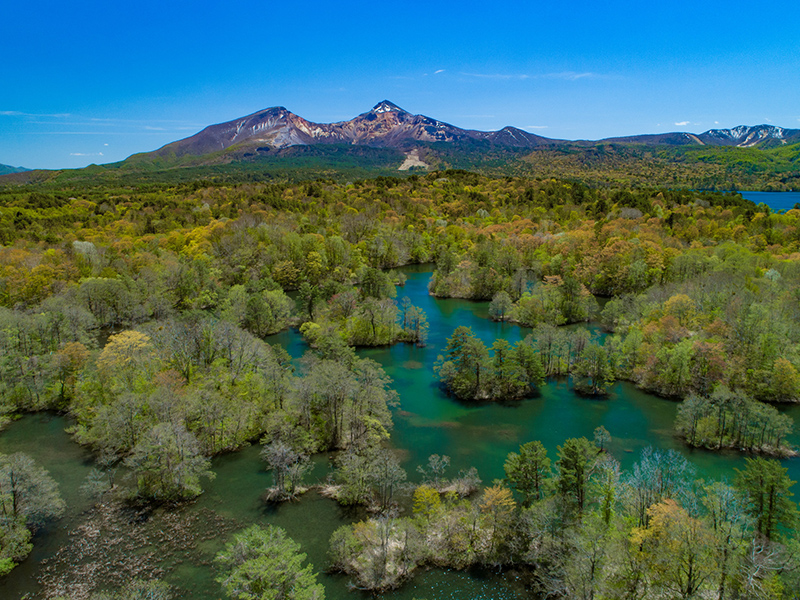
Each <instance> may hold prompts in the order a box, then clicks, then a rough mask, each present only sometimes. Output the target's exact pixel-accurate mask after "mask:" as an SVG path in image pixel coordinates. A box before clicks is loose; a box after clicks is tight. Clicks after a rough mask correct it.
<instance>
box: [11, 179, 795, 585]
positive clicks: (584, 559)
mask: <svg viewBox="0 0 800 600" xmlns="http://www.w3.org/2000/svg"><path fill="white" fill-rule="evenodd" d="M798 258H800V210H798V209H793V210H789V211H786V212H781V213H775V212H772V211H771V210H770V209H769V208H768V207H767V206H766V205H763V204H762V205H755V204H753V203H752V202H749V201H747V200H745V199H743V198H742V197H741V196H740V195H739V194H736V193H727V192H726V193H723V192H707V191H706V192H700V191H691V190H676V189H666V188H663V189H648V188H630V187H616V186H603V187H589V186H587V185H584V184H582V183H578V182H575V181H566V180H558V179H552V178H546V179H545V178H539V179H531V178H523V177H510V176H506V177H498V178H494V177H488V176H483V175H476V174H474V173H469V172H466V171H457V170H450V171H440V172H434V173H429V174H426V175H411V176H409V177H407V178H405V179H395V178H391V177H378V178H375V179H369V180H356V181H353V182H335V181H333V180H328V179H320V180H315V181H307V182H300V183H225V182H220V181H209V180H197V181H193V182H187V183H154V182H147V183H140V184H137V185H122V184H112V183H109V182H101V183H94V184H92V183H90V182H87V181H75V182H73V183H71V184H70V183H59V184H57V185H56V184H53V183H49V184H48V183H42V184H39V185H24V186H20V185H7V186H5V187H2V188H0V374H1V375H0V420H1V422H2V425H3V426H5V425H8V424H9V423H11V422H12V421H13V420H15V419H18V418H19V417H20V416H21V415H24V414H26V413H31V412H37V411H56V412H58V413H60V414H64V415H67V416H68V418H69V420H70V423H71V427H70V435H72V436H73V438H74V440H75V441H76V442H77V443H79V444H81V445H83V446H85V447H87V448H89V449H90V450H91V451H92V452H93V454H94V456H95V459H96V465H95V468H94V470H93V471H92V474H91V476H90V479H89V480H88V481H87V483H86V490H87V494H90V495H92V496H93V497H94V498H96V499H97V500H98V501H100V500H109V499H114V501H117V502H125V503H134V504H139V505H142V504H145V505H147V504H155V505H163V506H167V507H179V506H180V505H181V504H182V503H185V502H189V501H191V500H192V499H193V498H196V497H197V496H199V495H200V494H201V493H202V491H203V485H204V482H206V481H208V480H209V478H213V477H214V472H213V470H212V469H211V463H210V459H211V457H213V456H218V455H221V454H224V453H230V452H235V451H238V450H240V449H241V448H243V447H245V446H247V445H249V444H251V443H260V444H262V446H263V450H262V457H263V460H264V462H265V468H266V469H268V470H269V471H270V472H271V473H272V486H271V487H270V488H269V489H268V490H266V494H267V498H268V500H269V501H270V502H284V501H291V500H292V499H295V498H297V497H299V496H301V495H302V494H303V493H305V492H306V490H307V489H308V488H309V486H311V484H310V483H308V482H307V481H306V480H307V477H308V471H309V468H310V458H311V457H313V456H315V455H318V454H320V453H334V454H332V456H334V457H335V458H334V461H335V464H336V469H335V477H334V479H333V480H331V481H328V482H326V483H325V485H324V486H322V487H323V489H321V493H323V494H324V495H326V496H327V497H329V498H332V499H333V500H335V501H337V502H339V503H341V504H344V505H361V506H365V507H367V508H368V510H369V511H370V516H369V517H368V518H366V519H364V520H362V521H360V522H358V523H355V524H353V525H347V526H344V527H342V528H341V529H339V530H337V531H336V532H335V534H334V536H333V537H332V538H331V540H330V564H329V565H315V566H316V567H318V568H329V569H332V570H338V571H341V572H344V573H347V574H348V575H349V576H350V577H351V578H352V581H353V582H354V586H355V587H357V588H360V589H368V590H384V589H389V588H393V587H396V586H398V585H401V584H402V582H403V581H405V580H406V579H408V578H410V577H412V576H413V574H414V572H415V570H417V569H418V568H420V567H423V566H438V567H449V568H455V569H468V568H474V567H476V566H480V567H484V568H489V569H516V570H519V571H520V572H523V573H524V577H525V580H526V582H527V585H528V588H529V589H530V590H531V593H532V594H535V597H541V598H544V597H556V598H586V599H589V598H631V599H636V598H651V597H663V598H698V597H715V598H719V599H720V600H723V599H725V598H731V599H735V598H736V599H738V598H775V599H781V598H787V599H788V598H797V597H798V590H800V542H798V539H797V538H796V536H795V534H794V527H795V525H796V524H797V504H796V503H795V501H794V500H793V499H792V491H791V488H792V486H793V484H794V482H792V481H791V480H790V479H789V477H788V475H787V472H786V469H785V467H783V466H782V465H781V463H780V462H779V461H778V460H777V458H785V457H789V456H794V455H795V454H796V449H795V448H793V447H792V445H791V443H790V442H789V438H790V437H791V434H792V432H793V423H792V420H791V418H790V417H789V416H788V415H786V414H784V412H783V411H782V410H781V409H782V407H783V406H784V405H786V404H788V403H798V402H800V373H798V370H799V369H800V302H799V301H800V268H798V264H800V263H798ZM423 263H431V264H432V265H433V268H434V271H433V275H432V277H431V283H430V288H429V291H430V294H432V295H433V296H435V297H441V298H464V299H470V300H481V301H489V302H490V304H489V318H491V319H493V320H496V321H504V322H512V323H518V324H519V325H521V326H525V327H528V328H531V333H530V335H527V336H526V337H525V338H524V339H521V340H520V341H519V342H518V343H516V344H513V345H512V344H510V343H509V342H507V341H506V340H500V339H498V340H496V341H495V342H494V343H493V344H492V345H491V346H487V345H486V344H485V343H484V342H482V341H481V340H480V339H478V338H477V337H476V336H475V335H473V332H472V331H471V330H470V329H469V328H468V327H465V326H464V327H458V328H456V329H455V330H454V331H453V332H452V334H451V336H449V339H448V342H447V346H446V347H445V348H444V349H443V352H442V354H441V356H440V357H439V360H438V361H437V363H436V365H435V367H434V371H435V374H436V376H437V377H438V379H439V381H440V383H441V386H442V388H443V389H444V390H446V391H447V393H448V394H450V395H451V396H453V397H454V399H457V400H458V401H460V402H468V403H469V402H473V403H481V402H498V403H502V402H508V401H510V400H522V399H525V398H531V397H534V396H535V395H536V394H537V389H538V388H540V387H541V386H542V385H543V384H544V383H545V382H546V381H550V380H555V379H558V380H565V381H568V382H569V385H570V386H571V387H572V388H574V389H575V391H576V392H577V393H579V394H582V395H585V396H587V397H592V398H596V399H597V401H598V402H603V398H604V397H605V396H606V394H608V391H609V389H610V386H611V385H612V384H613V383H614V382H615V381H617V380H622V381H627V382H631V383H633V384H634V385H636V386H638V387H639V388H641V389H643V390H646V391H648V392H651V393H654V394H657V395H659V396H663V397H666V398H670V399H672V400H674V401H676V402H680V405H679V407H678V412H677V418H676V420H675V423H674V435H675V436H677V437H679V438H680V439H681V440H682V443H683V444H685V445H686V446H692V447H699V448H704V449H708V450H711V451H715V452H723V451H726V452H738V453H742V454H744V455H746V456H747V459H746V466H745V467H744V468H742V469H740V470H738V473H737V476H736V479H735V481H733V482H724V481H707V480H701V479H699V478H698V477H697V474H696V469H695V467H694V466H693V465H692V464H691V463H690V462H688V461H687V460H686V459H685V458H683V456H682V455H681V454H679V453H677V452H674V451H662V450H658V449H654V448H649V449H646V450H645V451H643V452H642V454H641V456H640V457H639V459H638V461H637V462H636V463H635V464H634V466H633V467H632V469H630V470H623V469H621V467H620V464H619V462H618V458H615V457H613V456H612V455H611V454H610V453H609V452H608V451H607V444H608V438H609V434H608V432H607V431H605V429H604V428H602V427H601V428H598V430H596V431H595V437H594V439H593V440H588V439H586V438H585V437H574V438H569V439H566V440H565V441H564V442H563V444H562V445H561V446H559V449H558V453H557V456H555V457H549V456H547V451H546V450H545V449H544V447H543V446H542V445H541V443H539V442H538V441H536V440H529V441H527V442H526V443H525V444H523V445H521V447H520V448H519V451H518V452H515V453H512V454H510V455H508V457H507V459H506V461H505V473H506V477H505V478H504V479H502V480H497V481H493V482H491V485H489V484H486V485H483V482H481V480H480V478H479V476H478V474H477V472H476V471H475V470H474V469H472V470H465V471H462V472H460V473H458V474H456V475H453V474H451V473H449V472H448V469H449V458H448V457H447V456H443V455H441V456H440V455H433V456H431V457H430V459H429V462H428V464H426V465H418V468H419V470H418V473H419V475H420V477H419V478H417V479H420V481H419V482H418V483H413V484H412V483H409V479H410V478H409V476H408V474H407V472H406V470H405V468H406V467H408V466H409V465H405V466H404V465H403V464H402V462H401V461H400V459H399V458H398V456H397V454H396V453H394V452H392V451H391V429H392V411H393V410H394V409H395V408H396V405H397V392H396V390H395V389H394V382H393V381H392V380H391V379H390V377H389V376H388V375H387V374H386V372H385V371H384V369H383V368H382V367H381V366H380V365H379V364H378V363H377V362H375V361H373V360H371V359H370V358H365V357H362V356H360V355H359V354H357V353H356V351H355V349H356V348H364V347H379V346H387V345H392V344H413V345H418V346H424V345H425V344H426V341H427V337H428V327H429V323H428V318H427V315H426V314H425V311H424V310H422V309H421V308H420V307H418V306H415V305H414V304H413V303H412V301H411V300H409V298H408V297H403V296H402V290H403V284H404V282H405V275H404V274H403V272H402V271H395V270H394V269H396V268H397V267H400V266H403V265H408V264H423ZM398 296H400V298H399V299H398ZM589 325H591V326H594V327H596V328H597V330H598V331H599V332H600V333H599V335H597V334H595V333H593V332H592V331H591V330H590V329H588V328H587V326H589ZM288 328H295V329H297V330H298V331H299V332H300V334H301V335H302V337H303V339H304V341H305V343H306V344H307V349H306V351H305V353H304V355H303V357H302V358H301V359H299V360H293V359H292V357H291V356H289V354H288V353H287V352H286V350H285V349H283V348H282V347H280V346H279V345H273V344H269V343H267V342H265V341H264V339H263V338H264V337H265V336H268V335H270V334H274V333H276V332H279V331H283V330H286V329H288ZM0 435H2V434H0ZM118 469H123V470H125V471H127V472H130V473H131V474H132V483H130V484H127V485H126V484H123V483H122V482H120V481H118V480H117V479H116V478H115V473H116V471H117V470H118ZM63 510H64V505H63V500H62V499H61V497H60V496H59V494H58V490H57V488H56V486H55V484H54V482H53V481H52V479H51V478H50V476H49V475H48V474H47V472H46V471H44V469H42V468H41V467H40V466H38V465H36V464H35V462H34V461H32V459H31V458H30V457H28V456H26V455H24V454H19V453H18V454H12V455H0V511H2V515H3V519H2V521H1V522H0V573H2V574H5V573H8V572H10V571H11V570H12V569H13V568H14V567H15V565H16V564H17V563H19V562H21V561H23V560H24V559H25V557H26V556H27V555H28V553H29V552H30V551H31V548H32V541H31V540H32V535H33V534H34V533H35V532H36V531H37V530H38V529H39V528H40V527H41V525H42V523H44V522H46V521H48V520H52V519H55V518H57V517H58V516H59V514H61V513H62V512H63ZM301 550H302V549H301V548H300V547H299V545H298V544H296V543H295V542H294V541H293V540H291V538H289V537H288V536H287V535H286V533H285V532H284V531H282V530H280V529H278V528H274V527H272V526H268V527H266V528H264V527H259V526H253V527H252V528H249V529H246V530H243V531H241V532H239V533H237V534H236V535H235V536H233V538H232V539H231V540H230V541H229V543H228V545H227V546H226V548H225V550H223V551H221V552H220V553H219V555H218V558H217V560H216V561H215V566H214V567H213V568H215V569H217V570H218V572H219V578H218V580H219V583H220V585H221V586H222V589H223V590H225V592H226V593H227V594H228V596H229V597H231V598H316V599H320V598H323V597H324V588H323V587H322V586H321V585H320V584H319V583H317V581H316V579H315V577H316V576H315V574H314V572H313V569H312V568H311V567H310V566H308V565H304V563H303V561H304V558H305V557H304V555H303V553H302V552H301ZM0 585H2V582H0ZM146 593H147V594H150V596H144V595H143V594H146ZM171 593H172V592H171V591H170V590H169V589H168V587H167V586H166V585H165V584H163V582H159V581H155V580H153V581H132V582H127V583H126V584H125V585H124V586H122V587H120V589H118V590H113V591H110V592H102V593H101V592H97V593H95V594H94V596H93V597H94V598H140V597H154V598H158V597H163V598H167V597H169V596H170V594H171Z"/></svg>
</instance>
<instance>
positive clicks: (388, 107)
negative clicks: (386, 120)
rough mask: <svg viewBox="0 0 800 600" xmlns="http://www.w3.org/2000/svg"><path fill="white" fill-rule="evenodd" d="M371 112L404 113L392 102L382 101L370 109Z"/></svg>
mask: <svg viewBox="0 0 800 600" xmlns="http://www.w3.org/2000/svg"><path fill="white" fill-rule="evenodd" d="M372 112H374V113H379V114H380V113H385V112H401V113H404V112H406V111H404V110H403V109H402V108H400V107H399V106H397V105H396V104H394V103H393V102H389V101H388V100H383V101H381V102H378V104H376V105H375V106H373V107H372Z"/></svg>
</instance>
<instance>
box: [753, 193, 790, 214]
mask: <svg viewBox="0 0 800 600" xmlns="http://www.w3.org/2000/svg"><path fill="white" fill-rule="evenodd" d="M739 193H740V194H741V195H742V197H744V198H745V199H747V200H752V201H753V202H755V203H756V204H760V203H761V202H763V203H764V204H766V205H767V206H769V207H770V208H771V209H772V210H789V209H791V208H794V205H795V203H797V202H800V192H739Z"/></svg>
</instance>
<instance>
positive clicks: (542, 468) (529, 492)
mask: <svg viewBox="0 0 800 600" xmlns="http://www.w3.org/2000/svg"><path fill="white" fill-rule="evenodd" d="M504 468H505V472H506V478H507V479H508V480H509V481H510V482H511V485H513V486H514V489H516V490H517V492H519V493H520V494H522V497H523V500H524V505H525V506H530V504H531V502H533V501H536V500H541V499H542V498H544V496H545V494H546V493H547V489H548V486H549V483H550V481H549V480H550V459H549V458H548V456H547V450H546V449H545V447H544V446H543V445H542V443H541V442H540V441H538V440H537V441H533V442H528V443H527V444H523V445H522V446H520V447H519V454H517V453H515V452H511V453H510V454H509V455H508V458H506V463H505V465H504Z"/></svg>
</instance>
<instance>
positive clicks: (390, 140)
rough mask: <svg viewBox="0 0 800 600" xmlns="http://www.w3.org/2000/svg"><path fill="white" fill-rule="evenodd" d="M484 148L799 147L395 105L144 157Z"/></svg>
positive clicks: (212, 133)
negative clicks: (509, 122)
mask: <svg viewBox="0 0 800 600" xmlns="http://www.w3.org/2000/svg"><path fill="white" fill-rule="evenodd" d="M420 142H422V143H437V142H445V143H456V144H457V143H464V142H467V143H476V142H478V143H480V142H483V143H488V144H489V145H493V146H498V147H507V148H517V149H534V148H540V147H543V146H554V145H557V146H571V145H574V146H578V147H587V146H594V145H597V144H641V145H648V146H653V145H668V146H685V145H700V146H703V145H708V146H737V147H742V148H750V147H755V146H758V147H771V146H775V145H781V144H787V143H788V144H791V143H796V142H800V129H784V128H781V127H775V126H772V125H756V126H754V127H748V126H745V125H742V126H739V127H735V128H733V129H711V130H709V131H706V132H705V133H701V134H694V133H685V132H675V133H662V134H654V135H636V136H628V137H617V138H608V139H604V140H599V141H585V140H579V141H567V140H556V139H550V138H546V137H542V136H539V135H535V134H532V133H529V132H527V131H523V130H522V129H518V128H516V127H504V128H503V129H500V130H499V131H476V130H472V129H461V128H459V127H456V126H454V125H450V124H449V123H445V122H443V121H439V120H437V119H433V118H431V117H426V116H424V115H413V114H411V113H409V112H407V111H405V110H403V109H402V108H400V107H399V106H397V105H396V104H393V103H391V102H389V101H388V100H384V101H383V102H380V103H378V104H377V105H375V106H374V107H373V108H372V110H370V111H369V112H365V113H363V114H360V115H358V116H357V117H355V118H354V119H351V120H349V121H342V122H339V123H313V122H311V121H307V120H306V119H304V118H303V117H300V116H298V115H296V114H294V113H292V112H290V111H288V110H286V109H285V108H283V107H282V106H279V107H275V108H267V109H265V110H261V111H259V112H257V113H254V114H252V115H249V116H246V117H241V118H239V119H234V120H233V121H228V122H227V123H220V124H218V125H211V126H209V127H206V128H205V129H203V130H202V131H200V132H199V133H197V134H195V135H193V136H191V137H188V138H186V139H183V140H179V141H176V142H172V143H171V144H167V145H166V146H164V147H163V148H160V149H159V150H156V151H155V152H150V153H146V154H140V155H136V157H137V158H138V159H142V158H146V157H161V158H181V157H184V156H205V155H208V154H219V153H222V152H225V151H228V150H229V149H231V152H232V153H233V154H234V155H238V156H239V157H243V156H244V155H247V154H249V155H250V156H252V155H253V153H259V152H261V153H266V152H269V151H273V150H277V149H283V148H287V147H290V146H299V145H304V146H312V145H320V144H350V145H361V146H370V147H375V148H396V149H400V150H407V149H409V148H411V147H413V146H414V145H416V144H417V143H420Z"/></svg>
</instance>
